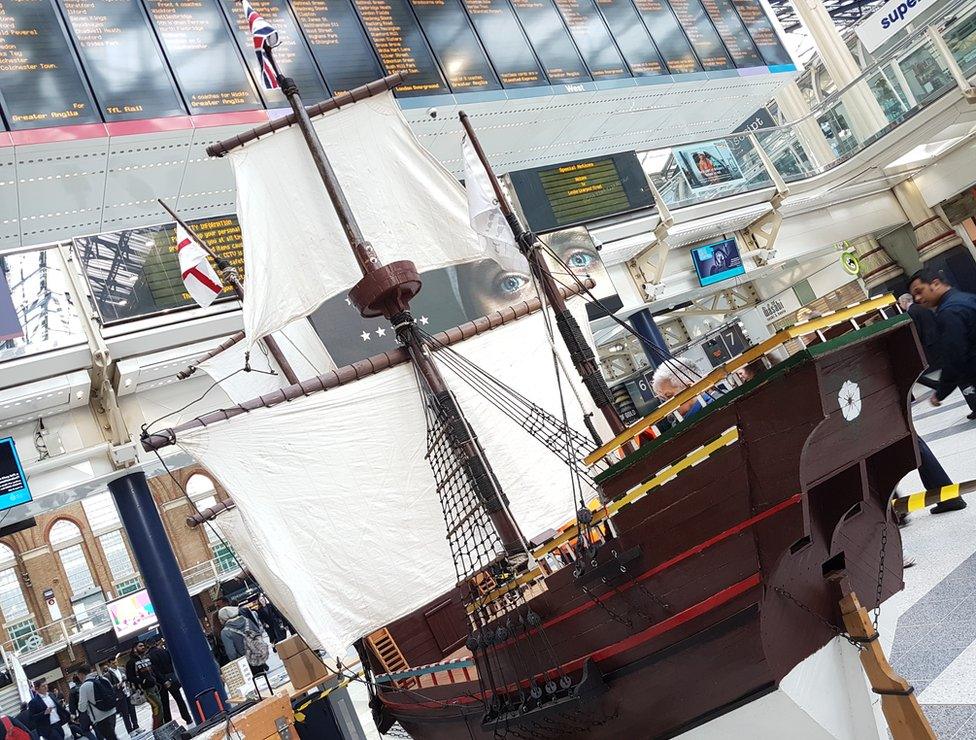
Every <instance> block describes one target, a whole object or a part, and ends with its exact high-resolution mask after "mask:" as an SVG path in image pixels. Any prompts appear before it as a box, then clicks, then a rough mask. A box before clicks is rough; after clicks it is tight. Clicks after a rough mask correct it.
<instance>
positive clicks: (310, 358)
mask: <svg viewBox="0 0 976 740" xmlns="http://www.w3.org/2000/svg"><path fill="white" fill-rule="evenodd" d="M273 336H274V337H275V339H277V340H278V346H280V347H281V351H282V353H283V354H284V356H285V359H286V360H287V361H288V363H289V364H290V365H291V367H292V370H294V371H295V375H296V376H297V377H298V379H299V380H307V379H308V378H312V377H315V376H316V375H322V374H323V373H326V372H328V371H330V370H335V367H336V365H335V362H333V360H332V357H331V356H330V355H329V353H328V351H327V350H326V349H325V347H323V346H322V342H321V341H320V340H319V338H318V335H317V334H316V333H315V329H313V328H312V325H311V324H310V323H309V322H308V321H307V320H306V319H304V318H301V319H298V320H297V321H293V322H292V323H290V324H288V325H287V326H285V327H284V328H283V329H281V331H277V332H275V333H274V335H273ZM245 352H246V349H245V346H244V343H243V342H238V343H237V344H235V345H233V346H232V347H228V348H227V349H225V350H224V351H223V352H221V353H219V354H216V355H214V356H213V357H210V358H209V359H206V360H204V361H203V362H201V363H199V364H198V365H197V367H198V368H199V369H200V370H202V371H203V372H205V373H206V374H207V375H209V376H210V377H211V378H213V379H214V381H216V382H217V383H219V385H220V387H221V389H222V390H223V391H224V392H225V393H226V394H227V395H228V396H229V397H230V399H231V400H232V401H233V402H234V403H243V402H244V401H247V400H249V399H251V398H257V397H258V396H263V395H265V394H267V393H271V392H272V391H276V390H278V389H279V388H282V387H284V386H286V385H288V382H287V381H286V380H285V376H284V374H283V373H282V372H281V368H279V367H278V365H277V363H276V362H275V361H274V358H272V357H271V355H270V354H269V353H268V351H267V349H266V348H265V347H264V346H263V345H258V346H256V347H252V348H251V351H250V358H249V364H248V366H249V367H250V368H251V369H250V371H246V370H244V367H245V363H246V362H247V360H245V357H244V353H245Z"/></svg>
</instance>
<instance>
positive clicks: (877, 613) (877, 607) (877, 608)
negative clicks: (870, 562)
mask: <svg viewBox="0 0 976 740" xmlns="http://www.w3.org/2000/svg"><path fill="white" fill-rule="evenodd" d="M887 548H888V516H887V512H886V513H885V523H884V526H882V527H881V554H880V555H879V556H878V587H877V589H876V591H875V597H874V598H875V601H874V619H873V622H874V629H875V630H877V629H878V619H879V618H880V617H881V594H882V590H883V588H884V564H885V550H886V549H887Z"/></svg>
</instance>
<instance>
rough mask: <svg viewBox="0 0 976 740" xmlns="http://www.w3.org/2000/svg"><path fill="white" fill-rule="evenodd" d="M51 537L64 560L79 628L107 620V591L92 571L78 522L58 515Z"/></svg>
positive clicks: (56, 550) (53, 544)
mask: <svg viewBox="0 0 976 740" xmlns="http://www.w3.org/2000/svg"><path fill="white" fill-rule="evenodd" d="M48 540H49V541H50V543H51V547H52V548H53V549H54V551H55V552H56V553H57V554H58V558H59V559H60V560H61V568H62V570H64V576H65V578H66V579H67V581H68V590H69V591H70V592H71V610H72V611H73V612H74V614H75V620H76V621H77V626H78V628H79V629H87V628H88V627H90V626H92V625H97V624H102V623H103V622H105V621H107V620H108V611H107V610H106V609H105V594H103V593H102V590H101V588H99V586H98V584H97V583H96V582H95V578H94V576H93V575H92V570H91V566H89V564H88V556H87V555H85V548H84V547H83V546H82V536H81V530H80V529H79V528H78V525H77V524H75V523H74V522H70V521H68V520H67V519H59V520H58V521H56V522H55V523H54V525H53V526H52V527H51V530H50V532H49V533H48Z"/></svg>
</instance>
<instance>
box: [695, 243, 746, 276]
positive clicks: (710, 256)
mask: <svg viewBox="0 0 976 740" xmlns="http://www.w3.org/2000/svg"><path fill="white" fill-rule="evenodd" d="M691 261H692V262H694V263H695V272H697V273H698V282H699V283H700V284H701V286H702V287H705V286H706V285H711V284H712V283H719V282H721V281H723V280H728V279H729V278H733V277H735V276H736V275H744V274H745V271H746V268H745V266H744V265H743V264H742V257H741V256H740V255H739V248H738V247H737V246H736V244H735V239H724V240H722V241H720V242H715V243H714V244H706V245H705V246H703V247H695V248H694V249H692V250H691Z"/></svg>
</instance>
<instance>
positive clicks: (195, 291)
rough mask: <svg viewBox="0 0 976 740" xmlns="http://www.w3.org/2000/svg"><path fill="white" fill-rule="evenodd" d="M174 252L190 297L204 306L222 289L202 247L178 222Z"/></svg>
mask: <svg viewBox="0 0 976 740" xmlns="http://www.w3.org/2000/svg"><path fill="white" fill-rule="evenodd" d="M176 253H177V255H178V256H179V258H180V275H182V276H183V284H184V285H185V286H186V290H187V292H188V293H189V294H190V297H191V298H193V300H195V301H196V302H197V303H199V304H200V305H201V306H203V307H204V308H206V307H207V306H209V305H210V304H211V303H213V302H214V299H215V298H216V297H217V296H218V295H220V291H222V290H223V289H224V285H223V283H221V282H220V278H219V277H217V273H216V271H215V270H214V269H213V267H211V265H210V260H208V259H207V253H206V251H204V249H203V247H201V246H200V245H199V244H197V243H196V242H195V241H193V239H191V238H190V235H189V234H188V233H187V232H186V229H184V228H183V227H182V226H180V225H179V224H177V225H176Z"/></svg>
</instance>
